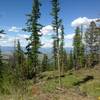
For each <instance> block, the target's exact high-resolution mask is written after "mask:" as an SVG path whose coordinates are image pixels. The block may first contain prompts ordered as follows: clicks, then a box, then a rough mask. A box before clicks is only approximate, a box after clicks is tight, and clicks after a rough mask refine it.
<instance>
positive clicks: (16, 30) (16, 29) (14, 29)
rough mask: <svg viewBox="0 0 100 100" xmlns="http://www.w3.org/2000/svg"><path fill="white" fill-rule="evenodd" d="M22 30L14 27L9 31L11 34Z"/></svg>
mask: <svg viewBox="0 0 100 100" xmlns="http://www.w3.org/2000/svg"><path fill="white" fill-rule="evenodd" d="M20 30H21V28H18V27H16V26H12V27H11V28H9V29H8V31H9V32H19V31H20Z"/></svg>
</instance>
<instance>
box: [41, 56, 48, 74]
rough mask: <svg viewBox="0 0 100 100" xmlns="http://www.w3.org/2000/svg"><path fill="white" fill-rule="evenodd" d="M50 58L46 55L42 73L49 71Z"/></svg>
mask: <svg viewBox="0 0 100 100" xmlns="http://www.w3.org/2000/svg"><path fill="white" fill-rule="evenodd" d="M48 65H49V64H48V56H47V55H46V54H44V57H43V60H42V72H45V71H47V70H48Z"/></svg>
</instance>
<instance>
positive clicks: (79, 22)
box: [71, 17, 98, 27]
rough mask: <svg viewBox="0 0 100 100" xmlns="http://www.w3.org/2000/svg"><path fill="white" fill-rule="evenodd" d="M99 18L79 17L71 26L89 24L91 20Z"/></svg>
mask: <svg viewBox="0 0 100 100" xmlns="http://www.w3.org/2000/svg"><path fill="white" fill-rule="evenodd" d="M97 19H98V18H95V19H89V18H87V17H79V18H77V19H75V20H73V21H72V23H71V26H72V27H77V26H80V25H85V26H87V25H89V24H90V22H91V21H96V20H97Z"/></svg>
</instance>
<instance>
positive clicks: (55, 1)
mask: <svg viewBox="0 0 100 100" xmlns="http://www.w3.org/2000/svg"><path fill="white" fill-rule="evenodd" d="M51 2H52V13H51V15H52V17H53V21H52V26H53V29H54V32H55V33H56V36H55V40H54V41H56V48H57V52H56V55H57V59H56V60H57V67H58V71H59V86H60V87H61V77H60V76H61V68H60V55H59V48H60V46H59V28H60V26H61V19H59V11H60V7H59V0H52V1H51Z"/></svg>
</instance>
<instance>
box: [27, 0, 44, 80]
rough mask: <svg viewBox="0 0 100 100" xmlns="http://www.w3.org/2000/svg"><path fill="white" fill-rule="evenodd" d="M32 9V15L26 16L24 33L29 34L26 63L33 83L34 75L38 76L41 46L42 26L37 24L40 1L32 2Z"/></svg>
mask: <svg viewBox="0 0 100 100" xmlns="http://www.w3.org/2000/svg"><path fill="white" fill-rule="evenodd" d="M33 1H34V2H33V7H32V13H31V14H29V15H28V17H29V19H28V21H27V28H26V29H25V31H27V32H30V33H31V36H30V37H29V39H28V40H29V41H30V43H29V44H28V46H27V47H26V48H27V54H28V61H29V70H30V72H29V74H30V75H29V78H34V82H35V80H36V75H37V74H38V67H39V59H38V54H39V48H40V46H41V43H40V36H41V35H40V34H39V32H40V29H41V28H42V25H41V24H39V18H40V15H41V14H40V6H41V4H40V1H39V0H33Z"/></svg>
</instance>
